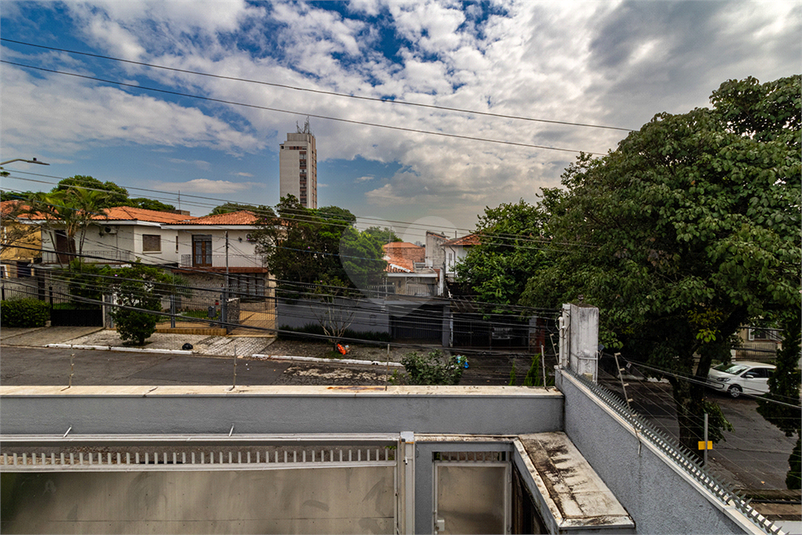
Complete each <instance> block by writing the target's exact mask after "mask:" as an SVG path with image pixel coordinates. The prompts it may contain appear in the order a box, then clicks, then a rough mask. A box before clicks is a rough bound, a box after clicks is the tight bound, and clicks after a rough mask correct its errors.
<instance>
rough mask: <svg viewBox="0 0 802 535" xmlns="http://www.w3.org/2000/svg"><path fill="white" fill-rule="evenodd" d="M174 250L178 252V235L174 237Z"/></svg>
mask: <svg viewBox="0 0 802 535" xmlns="http://www.w3.org/2000/svg"><path fill="white" fill-rule="evenodd" d="M175 252H176V253H177V252H178V236H176V237H175Z"/></svg>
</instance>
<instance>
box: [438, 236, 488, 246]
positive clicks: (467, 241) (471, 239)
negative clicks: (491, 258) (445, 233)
mask: <svg viewBox="0 0 802 535" xmlns="http://www.w3.org/2000/svg"><path fill="white" fill-rule="evenodd" d="M443 245H462V246H463V247H470V246H472V245H479V236H478V235H477V234H468V235H467V236H463V237H461V238H455V239H453V240H448V241H447V242H443Z"/></svg>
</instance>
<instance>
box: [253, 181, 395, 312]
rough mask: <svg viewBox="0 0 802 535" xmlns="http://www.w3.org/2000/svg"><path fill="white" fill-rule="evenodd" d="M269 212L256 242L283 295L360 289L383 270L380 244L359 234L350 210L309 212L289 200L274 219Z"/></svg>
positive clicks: (283, 199) (322, 209)
mask: <svg viewBox="0 0 802 535" xmlns="http://www.w3.org/2000/svg"><path fill="white" fill-rule="evenodd" d="M265 213H267V214H268V215H267V216H265V217H263V218H262V219H261V222H260V223H259V225H258V227H259V229H258V231H257V232H255V233H254V238H255V239H256V241H257V252H258V253H259V254H261V255H262V256H263V258H264V262H265V266H266V267H267V269H268V270H269V271H270V273H271V274H272V275H273V276H274V277H275V278H276V279H278V280H279V283H278V289H279V294H280V295H285V296H293V297H297V296H299V295H301V294H302V293H304V292H310V291H313V292H318V293H321V294H331V293H338V291H339V290H343V289H356V288H357V287H359V285H362V284H370V281H372V280H374V279H375V277H377V276H380V274H381V273H382V271H383V269H384V266H385V263H384V261H383V260H382V259H381V258H382V254H383V253H382V249H381V243H380V242H379V240H378V239H377V238H376V237H374V236H373V235H370V234H366V233H361V232H359V231H357V230H356V229H355V228H354V223H355V222H356V217H355V216H354V215H353V214H352V213H351V212H349V211H348V210H345V209H343V208H339V207H337V206H328V207H324V208H319V209H310V208H305V207H304V206H303V205H302V204H301V203H300V202H299V201H298V199H296V198H295V197H294V196H292V195H288V196H287V197H284V198H282V199H281V202H280V203H279V204H278V205H276V210H275V214H271V213H269V212H265ZM341 247H342V255H341ZM352 275H353V276H352ZM354 279H356V280H354ZM299 283H300V284H299Z"/></svg>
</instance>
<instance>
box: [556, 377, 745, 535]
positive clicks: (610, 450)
mask: <svg viewBox="0 0 802 535" xmlns="http://www.w3.org/2000/svg"><path fill="white" fill-rule="evenodd" d="M557 381H558V384H557V386H558V388H559V389H560V390H561V391H562V392H563V394H564V395H565V433H566V434H567V435H568V437H569V438H570V439H571V441H572V442H573V443H574V445H576V447H577V448H578V449H579V451H580V452H581V453H582V455H583V456H584V457H585V458H586V459H587V461H588V462H589V463H590V464H591V466H593V469H594V470H595V471H596V472H597V473H598V474H599V476H600V477H601V478H602V480H604V482H605V484H607V486H608V487H609V488H610V490H611V491H612V492H613V494H615V496H616V498H618V500H619V501H620V502H621V504H622V505H623V506H624V507H625V508H626V510H627V512H628V513H629V515H630V516H631V517H632V518H633V519H634V520H635V527H636V529H637V533H639V534H646V533H655V534H664V533H685V534H693V533H699V534H709V533H718V534H724V533H744V530H743V528H742V527H740V526H738V525H737V524H736V523H735V522H734V521H733V520H732V519H730V518H729V517H728V516H727V515H726V514H725V513H724V512H723V511H722V510H721V509H719V507H718V506H717V505H716V504H715V503H714V502H711V501H709V500H707V499H706V497H705V495H703V494H702V493H700V491H699V488H698V487H696V486H695V485H693V484H692V483H690V482H689V481H688V480H687V479H685V478H684V477H683V476H682V475H680V474H679V473H678V472H677V471H676V469H675V468H674V467H673V466H672V465H671V464H669V463H667V462H666V460H665V458H664V457H662V456H661V455H659V454H658V453H657V452H655V451H653V450H652V449H651V447H650V446H649V445H648V444H646V443H644V444H643V445H642V447H641V448H640V453H639V449H638V440H637V438H636V436H635V434H634V432H633V431H632V428H631V427H630V426H629V425H627V424H626V423H624V422H623V421H622V420H620V419H618V418H617V417H615V416H613V414H611V413H610V412H608V410H606V408H605V407H603V405H602V402H601V401H599V400H597V399H596V398H595V396H594V395H593V394H592V393H591V392H590V391H588V390H586V389H585V388H584V387H583V386H582V385H581V383H579V382H578V381H577V380H576V379H575V378H573V377H570V376H568V375H566V374H560V373H558V374H557ZM736 514H738V513H736Z"/></svg>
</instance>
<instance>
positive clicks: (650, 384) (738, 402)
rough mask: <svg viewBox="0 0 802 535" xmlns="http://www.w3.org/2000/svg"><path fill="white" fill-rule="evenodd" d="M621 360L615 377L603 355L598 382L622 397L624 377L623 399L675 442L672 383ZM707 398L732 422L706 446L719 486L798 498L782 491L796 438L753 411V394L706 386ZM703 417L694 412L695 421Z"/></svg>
mask: <svg viewBox="0 0 802 535" xmlns="http://www.w3.org/2000/svg"><path fill="white" fill-rule="evenodd" d="M621 364H622V365H624V366H623V368H624V371H623V372H622V374H623V375H622V376H621V377H619V376H618V375H615V369H616V367H615V364H614V362H613V358H612V357H610V356H604V357H603V358H602V359H601V360H600V368H601V369H600V371H599V384H600V385H603V386H604V387H605V388H606V389H607V390H609V391H610V392H613V393H615V394H616V395H617V396H620V397H621V399H624V398H625V396H624V392H623V388H624V387H622V384H621V383H622V379H623V381H624V382H625V384H626V387H625V388H626V398H628V399H629V400H630V402H629V404H630V406H631V407H632V409H633V410H634V411H636V412H637V413H638V415H639V417H640V418H641V419H642V420H644V421H646V422H648V424H649V426H650V427H653V428H654V429H655V430H656V433H657V436H658V437H660V438H661V440H666V441H671V442H678V440H679V424H678V423H677V410H678V409H677V406H676V403H675V402H674V399H673V394H672V387H671V385H670V384H669V383H668V382H667V381H666V380H662V381H658V380H655V379H650V378H649V377H648V376H647V373H646V370H645V369H640V368H639V367H638V364H637V363H633V362H624V361H621ZM605 370H607V371H605ZM706 398H707V400H708V401H712V402H715V403H716V404H717V405H718V406H719V408H720V409H721V412H722V414H723V415H724V417H725V418H726V419H727V420H728V421H729V422H730V424H732V427H733V428H732V430H725V431H723V437H724V439H723V440H722V441H720V442H718V443H716V444H714V445H713V449H712V450H709V452H708V458H707V466H706V467H705V468H706V471H707V473H708V474H712V475H713V476H714V478H715V480H717V481H718V482H719V484H720V485H722V486H726V487H728V488H729V489H730V491H736V492H737V493H738V494H739V495H741V496H746V497H748V498H750V499H752V498H753V499H755V500H762V499H764V498H765V497H766V496H767V495H771V496H774V498H773V499H774V500H776V499H780V500H781V501H782V500H787V499H795V500H796V501H797V502H798V501H799V496H800V495H799V492H798V491H797V492H796V493H790V494H789V491H787V490H785V489H786V485H785V477H786V473H787V470H788V468H789V465H788V460H789V457H790V455H791V452H792V450H793V448H794V444H795V442H796V437H786V436H785V434H784V433H783V432H782V431H780V430H779V429H778V428H777V427H775V426H774V425H772V424H770V423H769V422H767V421H766V420H765V419H764V418H763V417H762V416H761V415H760V414H759V413H758V412H757V406H758V403H757V400H756V399H754V398H752V399H750V398H749V397H744V396H742V397H740V398H738V399H732V398H730V397H729V396H727V395H726V394H719V393H717V392H714V391H712V390H708V392H707V395H706ZM703 418H704V417H703V416H699V417H698V419H699V420H698V421H699V423H702V420H703ZM700 427H702V426H700ZM696 438H697V439H698V441H699V442H704V439H705V437H703V436H699V437H696Z"/></svg>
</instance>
